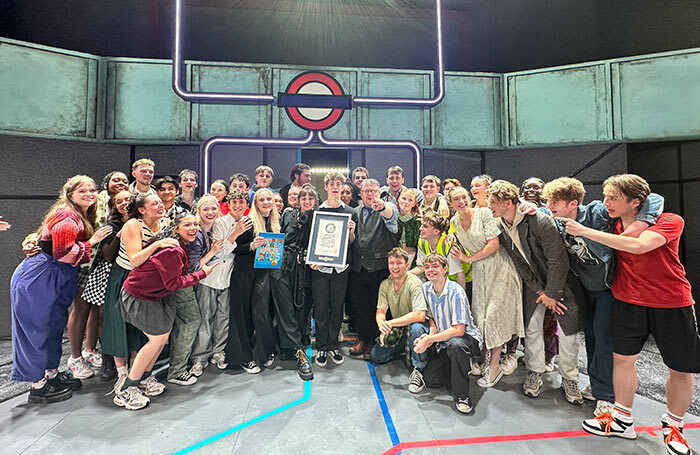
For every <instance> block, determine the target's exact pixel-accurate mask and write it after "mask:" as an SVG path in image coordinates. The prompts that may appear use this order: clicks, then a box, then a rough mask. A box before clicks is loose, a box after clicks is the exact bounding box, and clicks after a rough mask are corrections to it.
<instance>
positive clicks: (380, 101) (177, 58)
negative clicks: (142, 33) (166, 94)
mask: <svg viewBox="0 0 700 455" xmlns="http://www.w3.org/2000/svg"><path fill="white" fill-rule="evenodd" d="M182 2H183V0H175V40H174V41H175V42H174V45H173V81H172V85H173V90H174V91H175V93H176V94H177V95H178V96H179V97H180V98H182V99H184V100H185V101H189V102H196V103H208V104H272V103H274V102H275V97H274V96H273V95H269V94H266V93H224V92H193V91H191V90H187V88H186V87H183V85H182V78H183V77H182V76H183V68H184V66H183V57H182V41H183V32H182V22H183V19H182ZM435 18H436V19H435V27H436V33H437V67H436V68H435V70H434V72H433V77H434V87H433V91H434V95H433V97H432V98H392V97H353V100H352V102H353V104H354V105H357V106H365V107H369V106H375V107H392V108H398V109H400V108H420V109H426V108H431V107H435V106H437V105H438V104H440V103H441V102H442V100H443V99H445V62H444V57H443V43H442V0H435Z"/></svg>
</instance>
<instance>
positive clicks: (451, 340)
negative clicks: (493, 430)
mask: <svg viewBox="0 0 700 455" xmlns="http://www.w3.org/2000/svg"><path fill="white" fill-rule="evenodd" d="M423 267H424V270H425V276H426V278H427V279H428V280H429V281H428V282H426V283H423V285H422V289H423V296H424V297H425V300H426V302H427V303H428V317H429V322H430V332H429V333H427V334H423V335H421V336H420V337H419V338H417V339H416V340H415V342H414V343H413V352H415V353H417V354H422V353H424V352H426V351H427V350H428V348H430V347H431V346H433V345H436V348H437V354H436V355H432V356H431V355H429V356H428V364H427V366H426V367H425V369H424V370H423V377H424V380H425V385H427V386H428V387H430V388H439V387H442V386H444V385H448V384H449V385H450V386H451V387H452V392H453V393H454V395H455V396H456V398H457V404H456V407H457V411H459V412H461V413H463V414H469V413H470V412H471V411H472V409H473V405H472V402H471V398H470V397H469V371H470V370H471V358H472V356H473V355H478V353H479V352H481V345H482V340H483V338H482V336H481V333H480V332H479V330H478V329H477V328H476V326H475V325H474V319H473V318H472V315H471V310H470V308H469V301H468V300H467V294H466V293H465V292H464V289H462V287H461V286H460V285H458V284H457V283H455V282H454V281H451V280H448V279H447V277H446V276H445V275H446V273H447V260H446V259H445V258H444V257H443V256H441V255H439V254H435V253H431V254H429V255H427V256H426V257H425V258H423ZM421 390H422V389H421ZM418 391H420V390H418ZM416 393H417V392H416Z"/></svg>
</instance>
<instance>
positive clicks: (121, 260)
mask: <svg viewBox="0 0 700 455" xmlns="http://www.w3.org/2000/svg"><path fill="white" fill-rule="evenodd" d="M139 223H141V232H142V234H141V249H143V248H145V247H146V244H147V243H148V241H149V240H150V238H151V237H153V236H154V235H155V234H156V233H155V232H153V231H152V230H151V228H149V227H148V226H146V223H144V222H143V220H142V219H141V218H139ZM167 225H168V222H167V221H166V219H165V218H161V219H159V220H158V226H159V227H160V229H159V230H158V231H160V230H161V229H163V228H164V227H166V226H167ZM115 262H116V263H117V265H118V266H119V267H121V268H123V269H124V270H133V269H134V267H133V266H132V265H131V262H130V261H129V256H127V255H126V249H124V239H123V238H120V239H119V255H118V256H117V259H116V260H115Z"/></svg>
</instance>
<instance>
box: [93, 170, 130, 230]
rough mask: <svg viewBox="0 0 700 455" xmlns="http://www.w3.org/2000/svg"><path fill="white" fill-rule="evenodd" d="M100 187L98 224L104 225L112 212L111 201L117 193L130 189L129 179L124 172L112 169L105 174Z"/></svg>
mask: <svg viewBox="0 0 700 455" xmlns="http://www.w3.org/2000/svg"><path fill="white" fill-rule="evenodd" d="M100 189H101V190H102V191H100V193H99V194H98V195H97V213H96V223H97V225H98V226H104V225H105V224H107V221H108V220H109V218H110V216H111V214H112V209H111V207H112V206H110V205H109V201H110V200H111V199H112V198H113V197H114V196H115V195H116V194H117V193H119V192H121V191H128V190H129V179H128V178H127V177H126V174H124V173H123V172H119V171H112V172H110V173H109V174H107V175H105V176H104V179H102V186H100Z"/></svg>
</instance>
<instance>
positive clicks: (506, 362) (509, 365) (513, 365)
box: [501, 354, 518, 376]
mask: <svg viewBox="0 0 700 455" xmlns="http://www.w3.org/2000/svg"><path fill="white" fill-rule="evenodd" d="M517 369H518V359H517V358H516V357H515V354H506V355H505V356H504V357H503V359H501V371H503V374H505V375H506V376H507V375H509V374H513V373H514V372H515V370H517Z"/></svg>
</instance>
